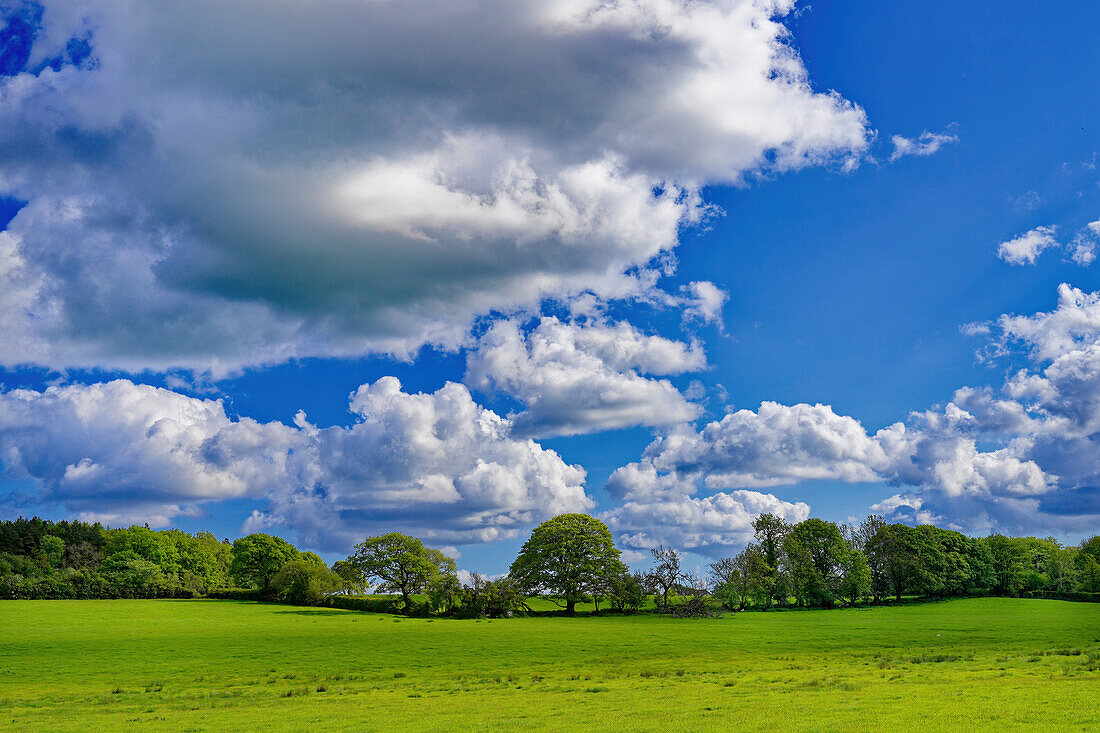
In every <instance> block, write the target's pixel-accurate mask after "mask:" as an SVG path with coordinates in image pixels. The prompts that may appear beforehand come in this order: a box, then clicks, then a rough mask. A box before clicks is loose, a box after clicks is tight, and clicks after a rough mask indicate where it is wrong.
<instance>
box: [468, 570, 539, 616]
mask: <svg viewBox="0 0 1100 733" xmlns="http://www.w3.org/2000/svg"><path fill="white" fill-rule="evenodd" d="M471 581H472V582H471V584H470V585H467V586H463V588H462V604H461V613H462V615H464V616H468V617H479V618H502V617H504V616H511V615H512V614H513V613H515V612H516V611H520V610H522V609H524V608H525V607H526V594H525V593H524V591H523V589H522V588H521V587H520V586H519V584H518V583H516V581H515V580H514V579H513V578H511V577H509V576H507V575H506V576H504V577H503V578H498V579H497V580H489V579H488V578H486V577H485V576H483V575H478V574H477V573H474V574H473V576H472V579H471Z"/></svg>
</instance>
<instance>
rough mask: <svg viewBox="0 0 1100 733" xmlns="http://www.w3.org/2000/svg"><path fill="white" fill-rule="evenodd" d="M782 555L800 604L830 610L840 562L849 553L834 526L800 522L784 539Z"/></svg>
mask: <svg viewBox="0 0 1100 733" xmlns="http://www.w3.org/2000/svg"><path fill="white" fill-rule="evenodd" d="M783 551H784V553H785V555H786V557H787V561H788V562H789V563H790V568H791V581H792V584H793V586H794V589H795V593H796V595H797V596H798V598H799V600H801V601H802V602H804V603H806V604H807V605H820V606H822V607H824V608H830V607H832V605H833V602H834V601H835V599H836V597H837V593H838V591H839V588H840V580H841V577H842V573H843V568H842V562H843V561H844V560H845V559H846V558H847V556H848V555H849V554H850V552H851V551H850V550H849V548H848V545H847V543H845V542H844V538H843V537H841V535H840V530H839V529H838V528H837V526H836V525H835V524H833V523H832V522H827V521H825V520H824V519H807V520H805V521H803V522H799V523H798V524H796V525H795V526H794V527H792V528H791V530H790V531H789V532H788V533H787V535H786V536H785V537H784V538H783Z"/></svg>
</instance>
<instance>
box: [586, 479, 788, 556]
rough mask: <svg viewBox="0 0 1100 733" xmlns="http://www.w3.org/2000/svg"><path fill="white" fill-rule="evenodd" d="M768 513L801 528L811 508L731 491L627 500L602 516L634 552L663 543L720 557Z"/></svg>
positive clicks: (743, 540) (747, 537)
mask: <svg viewBox="0 0 1100 733" xmlns="http://www.w3.org/2000/svg"><path fill="white" fill-rule="evenodd" d="M764 513H771V514H775V515H776V516H780V517H783V518H784V519H786V520H787V521H789V522H801V521H802V520H803V519H806V518H807V517H808V516H809V515H810V507H809V505H807V504H805V503H803V502H796V503H791V502H787V501H782V500H780V499H777V498H776V497H774V496H772V495H771V494H763V493H760V492H757V491H732V492H729V493H723V492H719V493H716V494H712V495H710V496H705V497H692V496H687V495H680V496H671V497H667V498H660V499H658V498H646V499H640V500H635V499H627V500H626V501H624V502H623V503H622V504H621V505H620V506H617V507H615V508H614V509H610V510H608V511H606V512H603V513H602V514H600V519H602V520H603V521H604V522H606V523H607V525H608V526H609V527H610V528H611V529H612V530H614V532H615V537H616V540H617V542H618V543H619V544H621V545H625V546H626V547H627V548H628V549H632V550H634V551H635V552H636V551H637V550H639V549H650V548H653V547H656V546H657V545H658V544H661V543H665V544H670V545H672V546H674V547H679V548H682V549H686V550H691V551H694V552H700V553H703V554H718V553H721V552H724V551H726V550H727V549H728V548H730V547H732V546H736V545H741V544H744V543H746V542H748V541H750V540H751V539H752V534H753V529H752V521H753V519H754V518H755V517H757V516H759V515H760V514H764Z"/></svg>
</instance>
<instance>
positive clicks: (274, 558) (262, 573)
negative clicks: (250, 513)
mask: <svg viewBox="0 0 1100 733" xmlns="http://www.w3.org/2000/svg"><path fill="white" fill-rule="evenodd" d="M300 557H301V554H300V553H299V552H298V550H297V549H295V548H294V546H293V545H291V544H290V543H289V542H287V541H286V540H284V539H283V538H282V537H272V536H271V535H269V534H264V533H262V532H257V533H255V534H250V535H247V536H245V537H241V538H240V539H238V540H235V541H234V542H233V560H232V562H231V563H230V565H229V575H230V577H232V578H233V582H234V583H236V584H237V585H239V586H242V587H254V588H259V589H260V590H261V591H263V592H264V593H270V591H271V581H272V580H273V579H274V578H275V574H276V573H278V572H279V570H281V569H282V567H283V565H285V564H286V563H288V562H290V561H291V560H298V559H300Z"/></svg>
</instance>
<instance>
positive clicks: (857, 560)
mask: <svg viewBox="0 0 1100 733" xmlns="http://www.w3.org/2000/svg"><path fill="white" fill-rule="evenodd" d="M839 591H840V595H841V597H843V598H844V599H846V600H847V601H848V603H849V605H854V604H856V603H858V602H859V599H861V598H863V597H864V596H866V595H867V594H868V593H870V592H871V567H870V565H868V563H867V557H866V555H864V554H863V553H862V552H860V551H859V550H857V549H855V548H853V547H849V548H848V552H846V553H845V554H844V557H843V559H841V561H840V586H839Z"/></svg>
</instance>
